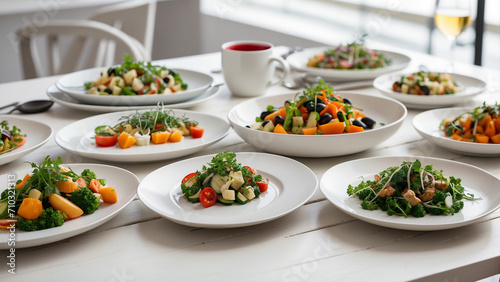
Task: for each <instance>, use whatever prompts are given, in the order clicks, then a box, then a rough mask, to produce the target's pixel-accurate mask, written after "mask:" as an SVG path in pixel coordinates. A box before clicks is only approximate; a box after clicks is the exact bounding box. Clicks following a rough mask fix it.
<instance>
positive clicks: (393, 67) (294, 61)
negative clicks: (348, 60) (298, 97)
mask: <svg viewBox="0 0 500 282" xmlns="http://www.w3.org/2000/svg"><path fill="white" fill-rule="evenodd" d="M326 49H329V47H316V48H307V49H305V50H304V51H302V52H296V53H293V54H291V55H290V56H288V57H287V58H286V60H287V61H288V63H289V64H290V66H291V67H292V68H294V69H296V70H299V71H305V72H306V73H307V74H309V75H314V76H321V77H323V78H324V79H325V80H331V81H350V80H362V79H374V78H375V77H377V76H379V75H382V74H386V73H389V72H393V71H397V70H401V69H404V68H406V67H407V66H408V64H410V61H411V59H410V57H408V56H406V55H403V54H400V53H396V52H391V51H384V50H376V51H380V52H382V54H384V56H386V58H389V59H391V60H392V62H391V64H390V65H389V66H387V67H383V68H376V69H362V70H339V69H321V68H313V67H308V66H307V62H308V61H309V58H312V57H314V56H315V55H318V54H321V53H323V52H324V51H325V50H326Z"/></svg>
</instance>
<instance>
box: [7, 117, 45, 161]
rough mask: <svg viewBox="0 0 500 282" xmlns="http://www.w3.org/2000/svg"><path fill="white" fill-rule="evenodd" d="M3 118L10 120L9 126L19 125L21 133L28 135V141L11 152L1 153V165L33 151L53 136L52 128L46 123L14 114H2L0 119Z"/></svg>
mask: <svg viewBox="0 0 500 282" xmlns="http://www.w3.org/2000/svg"><path fill="white" fill-rule="evenodd" d="M2 120H6V121H8V122H9V128H12V127H13V126H14V125H15V126H17V127H19V128H20V129H21V134H23V135H24V134H25V135H26V143H24V145H22V146H21V147H19V148H17V149H15V150H13V151H11V152H8V153H4V154H1V155H0V165H3V164H6V163H10V162H12V161H15V160H17V159H19V158H20V157H23V156H25V155H27V154H29V153H31V152H32V151H34V150H36V149H38V148H39V147H41V146H42V145H43V144H45V143H47V141H49V139H50V138H51V137H52V128H51V127H50V126H48V125H47V124H45V123H41V122H39V121H34V120H28V119H24V118H19V117H15V116H13V115H2V116H0V121H2Z"/></svg>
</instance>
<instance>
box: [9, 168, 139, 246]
mask: <svg viewBox="0 0 500 282" xmlns="http://www.w3.org/2000/svg"><path fill="white" fill-rule="evenodd" d="M64 165H65V166H67V167H70V168H72V169H73V170H74V171H75V172H76V173H81V172H82V171H83V170H84V169H86V168H88V169H90V170H92V171H93V172H95V173H96V175H97V176H98V177H101V178H104V179H106V184H107V185H108V186H113V187H115V188H116V190H117V193H118V202H117V203H115V204H106V203H101V206H100V207H99V209H98V210H97V211H96V212H94V213H93V214H89V215H83V216H81V217H79V218H75V219H73V220H69V221H66V222H65V223H64V224H63V225H62V226H60V227H54V228H50V229H45V230H40V231H32V232H24V231H20V230H16V233H15V234H16V238H15V244H16V245H15V248H28V247H33V246H40V245H44V244H49V243H53V242H57V241H60V240H64V239H66V238H69V237H73V236H75V235H78V234H81V233H84V232H86V231H88V230H91V229H93V228H96V227H97V226H99V225H101V224H104V223H106V222H107V221H108V220H110V219H112V218H113V217H115V216H116V215H117V214H118V213H119V212H120V211H121V210H122V209H123V208H125V207H126V206H127V205H128V204H129V203H130V202H131V201H132V200H133V199H134V197H135V195H136V190H137V185H138V184H139V179H138V178H137V176H135V175H134V174H132V173H131V172H129V171H127V170H124V169H122V168H119V167H113V166H109V165H102V164H64ZM32 171H33V170H32V169H26V170H23V171H18V172H16V173H15V175H16V176H17V179H19V178H22V177H23V176H24V175H26V173H31V172H32ZM9 175H10V174H9ZM0 179H1V180H0V181H2V183H7V175H1V176H0ZM2 232H3V233H5V232H8V231H7V230H0V233H2ZM8 237H9V236H0V249H9V248H12V246H9V245H8V244H9V242H8V239H9V238H8Z"/></svg>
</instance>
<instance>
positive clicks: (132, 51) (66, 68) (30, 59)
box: [17, 20, 150, 78]
mask: <svg viewBox="0 0 500 282" xmlns="http://www.w3.org/2000/svg"><path fill="white" fill-rule="evenodd" d="M63 37H66V38H63ZM17 38H18V40H19V48H20V55H21V61H22V65H23V71H24V76H25V78H35V77H40V76H45V75H56V74H63V73H69V72H73V71H77V70H81V69H86V68H91V67H99V66H109V65H112V64H116V63H121V62H123V55H124V54H128V55H130V56H132V59H134V60H138V61H148V60H150V57H149V54H148V53H147V51H146V50H145V49H144V46H142V45H141V44H140V43H139V42H138V41H137V40H135V39H134V38H131V37H130V36H128V35H127V34H125V33H124V32H122V31H120V30H118V29H116V28H114V27H112V26H109V25H107V24H104V23H100V22H95V21H88V20H84V21H51V22H50V23H48V24H46V25H43V26H39V27H37V28H36V29H29V30H26V29H19V30H18V31H17ZM37 39H38V41H37ZM68 39H72V40H73V41H71V40H69V41H68ZM44 41H45V42H44ZM68 42H69V43H71V44H68ZM96 42H98V43H99V44H94V43H96ZM43 43H45V44H43ZM115 47H120V48H121V50H124V51H123V52H124V53H123V54H120V57H121V59H119V60H115V50H116V49H115ZM96 48H97V49H96ZM63 49H64V51H62V50H63ZM42 54H43V55H42ZM44 66H45V67H44Z"/></svg>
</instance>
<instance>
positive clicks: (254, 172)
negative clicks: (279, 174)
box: [245, 165, 257, 175]
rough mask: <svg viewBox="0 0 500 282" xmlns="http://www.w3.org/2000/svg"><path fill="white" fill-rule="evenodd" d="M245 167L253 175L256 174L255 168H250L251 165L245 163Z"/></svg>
mask: <svg viewBox="0 0 500 282" xmlns="http://www.w3.org/2000/svg"><path fill="white" fill-rule="evenodd" d="M245 167H246V168H247V169H248V170H249V171H250V172H251V173H252V174H253V175H256V174H257V170H255V169H253V168H251V167H249V166H247V165H246V166H245Z"/></svg>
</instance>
